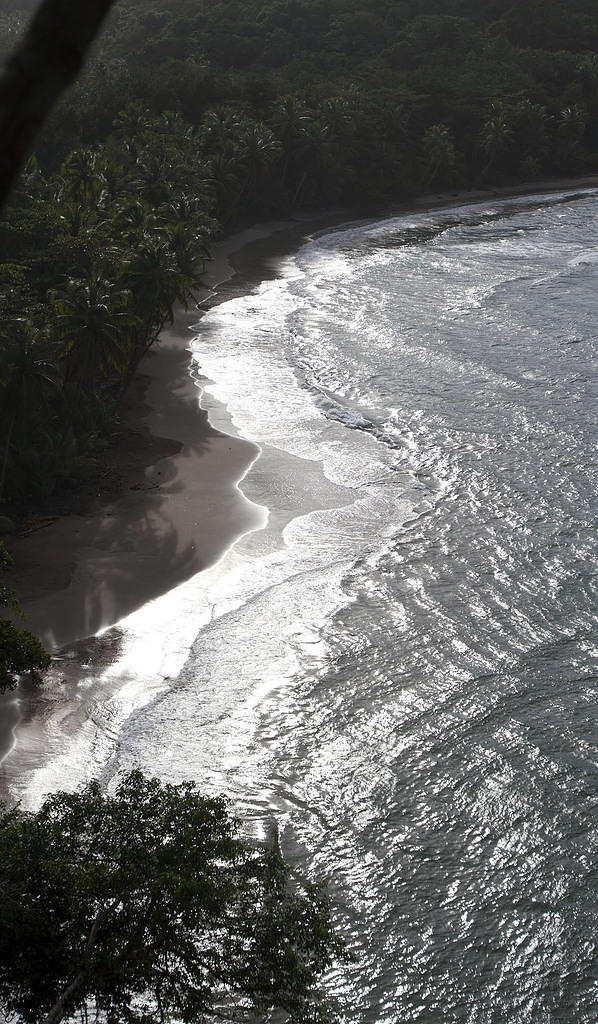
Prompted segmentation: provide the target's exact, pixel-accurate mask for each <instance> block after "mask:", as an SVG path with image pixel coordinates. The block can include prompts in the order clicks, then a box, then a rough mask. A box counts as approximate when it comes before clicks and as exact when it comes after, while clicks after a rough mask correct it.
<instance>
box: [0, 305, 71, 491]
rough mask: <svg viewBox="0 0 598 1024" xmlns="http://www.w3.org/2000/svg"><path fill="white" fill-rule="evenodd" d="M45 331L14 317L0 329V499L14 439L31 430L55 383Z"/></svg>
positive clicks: (55, 375)
mask: <svg viewBox="0 0 598 1024" xmlns="http://www.w3.org/2000/svg"><path fill="white" fill-rule="evenodd" d="M48 356H49V352H48V344H47V338H46V336H45V334H44V333H43V332H41V331H39V330H38V329H37V328H36V327H35V326H34V325H33V324H32V323H30V322H29V321H27V320H13V321H12V322H9V323H8V324H5V325H4V326H3V327H2V329H1V331H0V426H1V433H2V436H3V438H4V441H3V452H2V465H1V469H0V501H2V499H3V497H4V491H5V485H6V474H7V470H8V466H9V459H10V454H11V449H12V447H13V446H14V443H15V440H16V439H17V438H18V437H19V435H22V434H24V433H26V432H28V431H30V430H31V429H32V426H33V422H34V420H35V415H36V413H37V412H38V410H40V409H42V408H43V407H44V405H45V404H46V403H47V400H48V398H49V396H50V393H51V392H52V391H55V389H56V388H57V384H58V374H57V371H56V366H55V364H54V363H53V362H52V361H51V360H50V359H49V358H48Z"/></svg>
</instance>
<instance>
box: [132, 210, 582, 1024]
mask: <svg viewBox="0 0 598 1024" xmlns="http://www.w3.org/2000/svg"><path fill="white" fill-rule="evenodd" d="M596 203H597V198H596V196H595V194H594V193H588V192H587V193H582V194H577V195H575V196H573V195H560V196H553V197H550V198H545V197H529V198H526V199H522V200H518V201H509V202H496V204H494V205H475V206H469V207H462V208H459V209H453V210H443V211H437V212H431V213H425V214H424V213H420V214H417V215H413V216H401V217H398V218H394V219H390V220H387V221H384V222H377V223H375V224H368V225H365V226H364V225H357V226H352V227H349V228H348V229H345V230H342V231H336V232H333V233H328V234H326V235H324V236H322V237H320V238H315V239H313V240H312V241H311V242H309V243H308V244H307V245H305V246H304V247H303V248H302V249H301V250H300V252H299V253H298V255H297V257H296V258H295V259H293V260H290V261H289V263H288V266H287V267H286V276H285V277H284V279H282V280H278V281H275V282H269V283H266V284H264V285H263V286H261V288H260V289H259V290H258V291H257V293H256V294H253V295H251V296H247V297H244V298H241V299H235V300H233V301H231V302H228V303H226V304H224V305H222V306H220V307H218V308H216V309H215V310H213V311H212V312H211V313H210V314H208V316H206V317H205V318H204V320H203V321H202V324H201V329H200V334H199V339H198V342H197V351H198V361H199V364H200V366H201V369H202V372H203V373H205V375H206V376H207V377H208V378H209V379H210V381H212V382H215V383H213V384H211V385H209V387H208V391H209V393H210V394H211V395H212V396H214V397H216V398H220V399H223V400H224V401H226V403H227V405H228V406H229V409H230V410H231V412H232V414H233V417H234V420H235V423H236V425H237V427H238V428H239V429H240V430H241V432H242V433H243V434H245V436H248V437H251V438H253V439H256V440H257V441H258V442H259V443H260V444H261V445H263V446H264V452H265V453H267V452H268V451H270V452H278V453H280V452H284V453H288V455H290V456H292V457H293V460H292V464H290V469H289V477H288V480H287V482H286V483H285V484H284V487H285V488H286V490H285V491H284V494H282V489H283V483H281V484H280V488H281V495H279V500H280V504H284V503H285V502H286V504H287V506H288V507H290V508H291V509H292V510H293V514H295V513H296V516H295V518H291V521H290V523H289V524H288V525H287V526H286V527H285V533H284V539H285V544H284V545H282V546H281V545H278V546H274V547H273V548H270V549H268V550H264V551H263V552H260V551H259V544H258V542H257V541H255V538H254V543H255V544H257V545H258V546H257V547H256V549H255V551H254V557H253V558H252V559H249V560H248V561H247V562H245V563H243V564H241V565H239V567H238V568H237V570H236V573H235V575H234V579H233V578H232V577H231V578H230V579H229V580H228V583H227V585H226V587H221V591H220V592H219V595H218V597H217V599H215V600H214V602H213V604H212V612H211V617H210V621H209V622H208V623H207V624H206V625H204V626H203V628H202V629H201V630H199V631H198V633H197V637H196V640H195V642H194V645H193V647H192V650H191V652H190V655H189V658H188V659H187V662H186V664H185V666H184V668H183V670H182V672H181V673H180V675H179V676H178V677H177V679H176V680H175V681H174V682H173V684H172V686H171V687H170V688H169V689H168V691H167V692H165V693H163V694H161V695H160V697H159V698H158V699H156V700H155V701H154V702H153V703H151V704H150V705H149V707H146V708H144V709H141V710H140V711H139V712H138V713H136V714H133V715H132V716H131V717H130V718H129V720H128V722H127V724H126V726H125V727H124V730H123V733H122V736H121V739H120V748H119V752H118V754H117V756H116V757H115V759H114V763H115V766H116V767H119V768H120V767H123V766H127V765H128V764H130V763H137V762H139V761H141V762H143V763H146V762H147V760H148V757H151V760H152V764H154V766H155V767H156V770H157V771H158V772H159V773H160V774H161V775H163V776H166V777H170V778H173V779H179V778H183V777H187V776H189V775H194V776H195V777H196V778H197V779H198V780H199V781H201V782H202V784H203V785H205V786H208V788H212V789H215V790H219V791H225V792H228V793H229V794H230V795H231V796H232V798H233V799H234V801H235V802H236V804H237V806H238V807H239V808H240V810H241V811H242V813H243V814H244V816H245V817H246V819H247V820H248V821H249V822H252V823H253V825H252V827H253V828H254V830H255V831H258V832H259V831H261V832H267V833H272V831H275V832H276V833H277V834H278V836H279V839H280V842H281V845H282V847H283V849H284V851H285V853H286V854H287V855H288V856H289V857H290V858H291V859H292V860H293V861H294V862H295V863H296V864H297V866H298V867H299V868H300V869H301V870H303V871H306V872H307V873H311V872H316V873H320V874H321V873H324V874H327V875H328V876H329V878H330V880H331V888H332V891H333V895H334V897H335V899H336V900H337V902H338V905H339V919H340V922H341V926H342V928H343V929H344V932H345V934H346V936H347V938H348V940H349V942H350V945H351V947H352V948H353V950H354V952H355V954H356V961H355V963H354V964H351V965H350V966H349V968H348V969H347V970H344V969H343V971H342V972H339V973H338V974H334V975H333V976H332V977H331V978H330V979H329V985H330V988H331V990H333V991H335V992H336V993H337V994H339V995H340V997H341V1000H342V1003H343V1006H344V1012H345V1015H346V1020H347V1021H349V1022H351V1024H357V1022H359V1024H365V1022H368V1024H370V1022H371V1024H373V1022H377V1024H378V1022H379V1024H382V1022H389V1024H390V1022H395V1024H399V1022H400V1024H410V1022H421V1024H441V1022H442V1024H457V1022H458V1024H465V1022H467V1024H524V1022H526V1024H557V1022H558V1024H591V1022H592V1024H595V1021H596V1020H597V1019H598V950H597V943H598V711H597V689H598V671H597V669H598V631H597V620H598V603H597V597H598V586H597V577H596V571H597V564H598V550H597V549H598V536H597V529H596V527H597V512H596V508H597V496H598V447H597V442H598V425H597V415H596V410H597V405H596V399H597V397H598V376H597V363H596V336H597V329H596V324H597V322H598V321H597V317H596V307H597V295H598V288H597V286H598V215H597V205H596ZM264 457H265V456H264ZM264 465H265V463H264ZM309 467H311V470H312V471H313V472H315V470H314V467H316V469H317V473H318V474H319V477H318V479H320V477H321V480H322V481H323V483H322V495H324V496H325V500H324V497H322V500H316V498H317V495H316V498H314V500H313V501H312V502H311V504H305V507H303V505H302V501H303V498H302V497H301V495H302V494H305V491H306V488H305V487H304V488H303V491H302V490H301V487H300V486H299V483H300V480H301V479H302V474H304V471H306V470H307V468H309ZM264 472H265V471H264ZM262 476H263V473H262ZM332 485H334V487H333V489H332V490H330V492H328V491H326V487H328V488H332ZM276 487H277V483H276V479H269V480H264V479H262V477H260V460H258V463H257V464H256V467H255V468H254V471H253V472H252V474H251V476H250V477H249V478H248V480H247V481H246V483H245V488H246V491H247V493H248V494H249V496H250V497H251V498H252V499H253V500H256V501H261V502H263V503H264V504H267V505H271V504H272V500H273V498H272V495H273V489H274V492H275V491H276ZM314 488H316V490H315V491H314ZM294 489H295V490H296V492H297V493H295V491H294ZM307 490H309V491H310V493H312V496H313V494H315V493H316V491H317V486H316V484H315V483H314V484H313V486H312V484H310V485H309V487H308V488H307ZM274 497H276V495H274ZM314 505H315V506H316V507H315V508H314ZM257 536H258V535H256V537H257ZM227 588H228V589H227Z"/></svg>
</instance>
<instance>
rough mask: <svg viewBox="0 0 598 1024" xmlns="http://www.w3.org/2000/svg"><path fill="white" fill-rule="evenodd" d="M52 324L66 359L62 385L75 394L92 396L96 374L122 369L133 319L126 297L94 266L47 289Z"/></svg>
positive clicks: (94, 390) (132, 327) (129, 299)
mask: <svg viewBox="0 0 598 1024" xmlns="http://www.w3.org/2000/svg"><path fill="white" fill-rule="evenodd" d="M51 301H52V305H53V307H54V312H55V324H56V328H57V332H58V335H59V337H60V340H61V353H60V354H61V358H62V359H63V360H64V361H65V365H66V373H65V386H66V387H67V388H68V387H69V385H70V384H71V382H72V383H74V387H75V397H76V398H77V399H78V398H80V396H81V394H82V393H83V392H87V393H88V394H89V396H90V397H91V398H95V396H96V385H97V378H98V374H100V373H101V374H103V375H107V374H108V373H109V372H110V370H112V369H114V370H117V371H118V372H119V373H121V374H123V373H124V371H125V369H126V366H127V361H128V360H127V356H128V351H129V350H130V347H131V334H132V331H133V329H134V328H135V326H136V325H137V323H138V321H137V318H136V317H135V316H134V314H133V313H132V310H131V296H130V294H129V293H128V292H127V291H126V290H125V289H123V288H120V287H118V286H117V285H114V284H112V283H111V282H109V281H108V280H106V278H105V277H104V276H103V274H102V273H101V272H100V271H99V270H98V269H97V268H92V270H91V272H90V274H89V275H88V276H87V277H84V278H71V279H70V280H69V281H68V282H67V284H66V287H65V288H64V289H62V290H60V291H58V290H57V291H54V292H53V293H51Z"/></svg>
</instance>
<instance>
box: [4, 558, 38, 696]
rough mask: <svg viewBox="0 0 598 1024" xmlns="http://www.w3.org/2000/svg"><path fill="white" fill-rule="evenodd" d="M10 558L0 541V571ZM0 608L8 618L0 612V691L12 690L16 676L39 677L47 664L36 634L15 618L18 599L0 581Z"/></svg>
mask: <svg viewBox="0 0 598 1024" xmlns="http://www.w3.org/2000/svg"><path fill="white" fill-rule="evenodd" d="M11 566H12V558H11V557H10V555H9V554H8V551H7V550H6V548H5V547H4V545H3V544H1V543H0V571H5V570H6V569H10V567H11ZM0 608H6V609H8V610H9V611H10V613H11V618H7V617H6V616H0V693H4V692H5V691H6V690H14V688H15V686H16V685H17V683H18V681H19V678H20V677H21V676H22V675H24V674H27V676H28V678H29V680H30V681H31V682H32V683H35V684H39V683H41V681H42V675H41V674H42V672H44V671H45V670H46V669H47V668H49V667H50V661H51V659H50V656H49V654H47V653H46V651H45V650H44V649H43V647H42V645H41V644H40V642H39V640H38V639H37V637H35V636H34V635H33V633H30V632H29V630H27V629H22V628H21V627H20V626H19V625H18V623H17V622H15V621H14V620H15V618H16V619H18V618H19V616H20V615H21V609H20V606H19V602H18V601H17V599H16V597H15V595H14V593H13V591H12V590H9V589H8V587H6V586H4V584H2V583H0Z"/></svg>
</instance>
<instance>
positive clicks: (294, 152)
mask: <svg viewBox="0 0 598 1024" xmlns="http://www.w3.org/2000/svg"><path fill="white" fill-rule="evenodd" d="M312 120H313V113H312V112H311V111H310V110H309V109H308V107H307V106H306V105H305V103H303V101H302V100H299V99H297V98H296V97H295V96H284V97H283V98H282V99H280V100H279V101H278V103H276V105H275V107H274V112H273V115H272V124H273V126H274V128H275V129H276V134H277V136H278V138H279V139H280V141H281V142H282V146H283V150H284V162H283V167H282V180H283V184H284V183H285V182H286V180H287V177H288V174H289V170H290V168H291V167H292V166H293V165H294V164H295V163H296V161H297V158H298V156H299V153H300V152H301V150H302V148H303V145H304V143H305V141H306V138H307V134H308V131H309V127H310V124H311V122H312Z"/></svg>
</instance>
